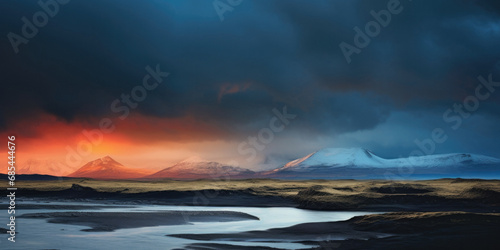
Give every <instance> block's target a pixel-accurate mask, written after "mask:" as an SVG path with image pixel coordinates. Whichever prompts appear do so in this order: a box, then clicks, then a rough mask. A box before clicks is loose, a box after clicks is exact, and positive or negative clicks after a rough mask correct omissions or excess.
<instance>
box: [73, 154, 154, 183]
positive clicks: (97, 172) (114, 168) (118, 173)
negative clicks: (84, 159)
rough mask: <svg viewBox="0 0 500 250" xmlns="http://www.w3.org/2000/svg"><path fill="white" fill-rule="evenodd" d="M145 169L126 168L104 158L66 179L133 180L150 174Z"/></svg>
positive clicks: (111, 159) (109, 158)
mask: <svg viewBox="0 0 500 250" xmlns="http://www.w3.org/2000/svg"><path fill="white" fill-rule="evenodd" d="M151 173H152V171H150V170H145V169H136V168H128V167H125V166H123V165H122V164H120V163H118V162H117V161H115V160H113V158H111V157H109V156H106V157H103V158H100V159H97V160H95V161H91V162H89V163H87V164H85V165H84V166H83V167H81V168H80V169H78V170H76V171H75V172H73V173H72V174H70V175H68V177H86V178H94V179H134V178H140V177H143V176H145V175H148V174H151Z"/></svg>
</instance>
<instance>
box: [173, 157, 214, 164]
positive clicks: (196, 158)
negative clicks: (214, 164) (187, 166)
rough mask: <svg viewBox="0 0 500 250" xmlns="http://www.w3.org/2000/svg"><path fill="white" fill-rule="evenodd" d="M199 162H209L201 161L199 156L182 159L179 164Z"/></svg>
mask: <svg viewBox="0 0 500 250" xmlns="http://www.w3.org/2000/svg"><path fill="white" fill-rule="evenodd" d="M199 162H210V161H209V160H206V159H203V158H201V157H199V156H191V157H189V158H187V159H184V160H183V161H181V162H179V163H199Z"/></svg>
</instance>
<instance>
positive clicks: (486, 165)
mask: <svg viewBox="0 0 500 250" xmlns="http://www.w3.org/2000/svg"><path fill="white" fill-rule="evenodd" d="M484 173H489V174H491V173H493V174H497V175H499V176H500V159H496V158H492V157H488V156H482V155H473V154H442V155H426V156H420V157H409V158H397V159H384V158H381V157H378V156H377V155H375V154H373V153H372V152H370V151H368V150H366V149H362V148H325V149H322V150H319V151H317V152H314V153H311V154H309V155H306V156H304V157H302V158H299V159H296V160H293V161H291V162H289V163H287V164H285V165H284V166H283V167H280V168H277V169H275V170H272V171H268V172H265V173H263V175H264V176H269V177H290V178H295V177H296V178H302V177H303V178H306V177H315V178H316V177H317V178H388V175H391V176H394V175H395V176H398V175H399V176H400V177H401V178H420V177H423V176H426V175H439V176H441V177H468V178H470V177H475V176H478V175H481V174H484ZM439 176H436V177H439Z"/></svg>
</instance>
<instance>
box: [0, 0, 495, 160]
mask: <svg viewBox="0 0 500 250" xmlns="http://www.w3.org/2000/svg"><path fill="white" fill-rule="evenodd" d="M49 2H50V1H49ZM220 2H221V3H222V5H221V4H219V5H217V6H218V7H214V1H212V0H207V1H203V0H197V1H196V0H178V1H174V0H171V1H169V0H149V1H132V0H99V1H97V0H95V1H78V0H72V1H69V3H67V4H64V5H62V4H59V5H58V6H59V10H58V11H57V12H56V13H55V15H54V16H53V17H49V18H48V22H47V23H46V24H45V25H42V27H39V28H38V33H37V34H36V35H34V36H33V37H32V38H26V37H24V36H23V30H22V28H23V21H22V17H26V18H27V19H28V20H33V16H34V15H35V13H37V12H39V11H41V10H43V8H42V7H41V6H39V5H38V4H37V3H36V1H7V0H1V1H0V9H1V12H2V14H1V15H0V22H1V25H0V34H2V38H1V40H0V52H1V57H0V62H1V67H0V79H1V82H2V91H1V92H0V95H1V96H0V104H1V105H0V129H1V133H0V134H1V135H2V136H4V135H7V134H16V135H17V136H18V138H19V144H21V145H25V146H24V151H22V150H23V146H20V147H19V151H22V152H20V153H19V154H21V156H23V157H24V159H28V158H51V159H57V160H58V161H63V160H64V159H65V157H66V156H67V154H68V151H67V147H70V148H73V149H75V150H76V149H77V147H78V143H79V142H80V141H81V140H83V139H84V137H82V134H81V131H82V130H83V129H86V130H92V129H99V122H100V121H101V120H102V119H103V118H110V119H111V120H112V121H113V124H114V125H115V126H116V129H115V130H114V132H112V133H109V134H105V135H104V138H103V141H102V142H100V143H98V144H99V145H94V146H93V150H92V154H89V155H82V162H85V161H89V160H93V159H95V158H96V157H101V156H104V155H107V154H109V155H111V156H113V157H114V158H116V159H117V160H118V161H120V162H125V163H128V164H129V165H135V166H137V165H140V164H144V165H145V166H149V167H152V168H161V167H165V166H167V165H168V164H170V163H172V162H175V161H177V160H181V159H183V158H185V157H187V156H190V155H198V156H201V157H205V158H208V159H211V160H219V161H226V162H227V161H230V160H236V161H237V162H238V164H239V165H242V166H245V167H251V168H254V169H259V168H272V167H277V166H278V165H279V164H282V163H283V162H286V161H288V160H291V159H294V158H297V157H301V156H304V155H306V154H309V153H310V152H313V151H315V150H318V149H320V148H323V147H363V148H367V149H369V150H371V151H372V152H374V153H375V154H377V155H380V156H382V157H386V158H392V157H400V156H404V157H406V156H408V155H409V154H410V153H411V152H412V151H414V150H418V149H419V146H418V145H417V144H416V143H415V140H419V141H423V140H425V139H428V138H432V134H433V130H435V129H436V128H440V130H439V131H441V132H443V133H444V135H441V136H439V137H440V138H442V137H446V138H447V139H446V141H444V142H443V143H435V149H434V150H432V153H451V152H468V153H478V154H484V155H489V156H494V157H500V147H499V146H498V141H499V140H500V130H499V124H500V87H497V88H498V89H497V91H495V92H490V91H489V90H488V88H487V87H485V86H484V85H482V86H483V87H480V91H479V93H480V94H481V95H482V96H483V97H484V96H485V95H486V94H487V95H488V97H485V98H481V99H484V100H479V99H478V98H477V97H476V95H477V93H476V89H477V88H478V86H479V85H481V82H480V81H479V80H478V77H480V76H482V77H483V78H484V79H485V80H486V81H488V77H489V76H490V75H491V77H492V81H493V82H500V46H499V44H500V43H499V42H500V2H499V1H495V0H491V1H479V0H477V1H473V0H470V1H466V0H464V1H451V0H450V1H436V0H433V1H413V2H412V1H409V0H401V1H400V2H399V4H398V2H397V1H388V0H381V1H368V0H365V1H320V0H308V1H306V0H303V1H295V0H287V1H285V0H280V1H276V0H253V1H251V0H243V1H242V2H241V4H239V5H235V6H230V5H229V3H228V2H227V1H226V0H221V1H220ZM229 2H231V1H229ZM235 2H237V1H235ZM232 3H234V2H232ZM388 3H389V5H390V6H392V9H391V7H389V9H390V10H392V11H393V13H391V12H388ZM224 6H225V7H227V8H229V9H224ZM217 8H219V9H217ZM52 10H54V9H52ZM224 10H227V11H225V12H224ZM372 11H374V13H391V17H390V18H391V19H390V20H389V21H387V22H386V23H385V25H380V24H377V25H378V26H377V27H379V28H380V31H379V32H378V33H377V34H375V35H374V37H370V41H369V42H367V43H366V44H364V45H366V46H363V48H358V47H356V43H355V41H354V38H355V35H356V31H355V27H359V28H360V29H361V30H362V31H363V32H364V33H366V31H365V27H366V25H367V24H373V23H374V21H375V22H376V19H375V18H374V16H373V15H372V14H371V12H372ZM380 11H383V12H380ZM395 12H397V14H396V13H395ZM35 16H36V15H35ZM221 17H222V18H223V20H222V18H221ZM382 18H387V16H383V17H382ZM385 20H387V19H385ZM42 21H43V20H42ZM39 24H40V23H39ZM384 26H385V27H384ZM373 31H374V30H372V32H373ZM375 31H377V30H375ZM12 33H14V34H16V35H18V36H21V37H24V38H26V40H28V42H27V43H19V44H17V46H13V43H12V41H11V40H12V36H13V35H12ZM9 34H11V35H10V40H9ZM372 34H373V33H372ZM365 42H366V41H365ZM342 43H345V44H349V45H350V46H353V47H350V48H355V50H356V51H357V52H359V53H357V52H356V53H352V54H350V55H349V56H348V57H349V60H346V56H345V53H343V51H342V49H341V47H340V46H339V45H340V44H342ZM14 47H16V48H17V49H18V52H17V53H16V52H15V49H14ZM348 61H350V63H349V62H348ZM157 65H158V67H159V69H160V71H162V72H168V73H169V75H168V76H165V77H164V79H163V81H162V82H161V83H159V84H158V86H157V87H156V88H154V89H152V90H147V92H146V93H147V96H146V97H145V98H144V100H143V101H140V102H137V107H136V108H130V114H129V115H128V116H127V117H122V118H124V119H123V120H122V119H120V115H124V111H122V112H114V111H113V109H112V108H111V106H112V103H113V102H114V101H115V100H116V99H118V100H121V95H122V94H125V95H130V93H131V91H132V90H133V89H134V87H137V86H141V85H142V81H143V78H144V77H145V75H147V74H148V71H147V70H146V66H150V67H151V68H152V69H154V70H156V67H157ZM152 78H154V77H152ZM151 82H154V81H153V80H152V81H151ZM490 88H491V86H490ZM493 90H494V88H493ZM464 99H465V100H467V101H468V103H467V104H468V105H469V106H468V107H469V108H471V105H472V108H471V110H472V111H470V112H469V111H467V110H466V109H464V110H465V111H464V112H466V114H465V113H462V114H458V113H455V111H453V112H447V110H448V109H451V110H454V105H455V104H463V101H464ZM475 100H477V101H478V102H475ZM121 104H123V102H121ZM474 105H475V106H477V107H475V106H474ZM285 106H286V109H287V112H288V113H289V114H293V115H296V117H294V118H293V119H290V121H289V123H288V124H286V126H285V128H284V129H283V130H279V131H278V130H277V129H276V131H273V130H271V131H273V134H272V138H271V139H269V136H270V135H269V133H267V134H266V132H269V129H267V130H266V128H270V122H271V121H274V120H275V119H274V118H273V117H275V116H276V114H275V113H276V110H278V111H279V112H283V109H284V107H285ZM117 107H118V106H117ZM273 109H276V110H275V111H274V112H273ZM469 113H470V116H468V115H469ZM443 115H445V116H446V117H447V118H448V119H447V120H446V119H443ZM290 116H291V115H290ZM281 118H283V117H281ZM282 122H283V121H282V119H278V120H277V121H276V122H275V125H276V126H280V125H281V124H282ZM280 128H281V127H280ZM263 129H264V130H263ZM260 131H266V132H262V133H263V135H264V136H267V137H265V139H269V141H270V142H269V141H266V142H265V143H263V142H262V141H258V142H259V143H260V144H262V145H264V147H265V148H263V149H259V147H257V150H256V152H257V155H256V157H255V159H252V160H250V159H249V158H251V157H250V156H251V154H250V153H249V152H250V149H249V148H252V147H253V146H251V145H252V144H251V143H250V142H249V141H248V137H249V136H257V135H258V134H259V132H260ZM82 138H83V139H82ZM245 142H248V144H247V145H245V146H241V144H242V143H245ZM238 146H240V150H238ZM253 148H255V147H253ZM241 149H244V150H241ZM242 151H243V152H242Z"/></svg>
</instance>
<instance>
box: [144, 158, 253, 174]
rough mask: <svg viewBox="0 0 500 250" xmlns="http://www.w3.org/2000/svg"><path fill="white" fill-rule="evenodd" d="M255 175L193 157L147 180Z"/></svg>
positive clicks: (241, 169) (240, 169) (247, 171)
mask: <svg viewBox="0 0 500 250" xmlns="http://www.w3.org/2000/svg"><path fill="white" fill-rule="evenodd" d="M253 174H254V172H253V171H251V170H248V169H244V168H240V167H234V166H228V165H224V164H221V163H218V162H214V161H208V160H204V159H201V158H199V157H191V158H188V159H186V160H184V161H181V162H179V163H177V164H175V165H173V166H171V167H168V168H165V169H163V170H161V171H158V172H157V173H154V174H152V175H149V176H146V177H145V178H151V179H160V178H176V179H218V178H220V179H222V178H227V177H234V178H244V177H251V176H252V175H253Z"/></svg>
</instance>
